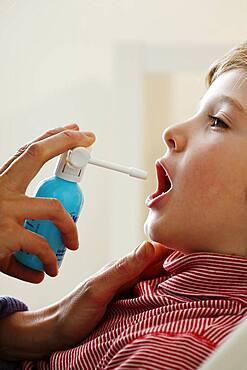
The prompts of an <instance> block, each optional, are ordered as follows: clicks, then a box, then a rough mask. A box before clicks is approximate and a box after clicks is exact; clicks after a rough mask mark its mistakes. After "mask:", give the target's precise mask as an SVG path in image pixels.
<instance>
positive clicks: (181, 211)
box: [145, 69, 247, 256]
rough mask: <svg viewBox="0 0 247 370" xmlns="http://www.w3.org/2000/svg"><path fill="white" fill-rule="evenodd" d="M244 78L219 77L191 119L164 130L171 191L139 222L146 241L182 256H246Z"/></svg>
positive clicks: (246, 113) (246, 119) (234, 74)
mask: <svg viewBox="0 0 247 370" xmlns="http://www.w3.org/2000/svg"><path fill="white" fill-rule="evenodd" d="M246 77H247V73H246V72H244V71H242V70H237V69H235V70H232V71H228V72H225V73H223V74H222V75H221V76H219V77H218V78H217V79H216V80H215V81H214V82H213V84H212V85H211V86H210V87H209V89H208V90H207V91H206V93H205V95H204V96H203V98H202V100H201V102H200V106H199V108H198V111H197V112H196V114H195V115H194V116H193V117H192V118H190V119H189V120H187V121H186V122H182V123H179V124H176V125H174V126H171V127H170V128H168V129H166V130H165V131H164V134H163V137H164V141H165V143H166V146H167V151H166V153H165V156H164V157H162V158H161V163H162V162H163V164H164V166H165V167H166V168H167V170H168V173H169V174H170V176H171V180H172V182H173V189H172V190H171V191H170V193H169V194H168V196H167V197H165V198H164V197H163V198H162V197H161V198H159V200H158V201H157V202H154V204H153V205H151V208H150V211H149V215H148V217H147V220H146V222H145V232H146V234H147V235H149V237H150V238H151V240H153V241H157V242H159V243H162V244H165V245H166V246H167V247H169V248H172V249H176V250H180V251H182V252H184V253H191V252H199V251H206V252H218V253H226V254H237V255H242V256H247V79H246ZM245 79H246V80H245ZM188 93H189V92H188ZM223 96H227V97H230V98H232V99H234V100H235V101H237V102H239V103H240V104H241V106H242V108H243V111H241V110H239V109H238V108H237V107H235V106H234V105H233V104H232V103H231V102H230V101H228V100H226V99H223ZM209 116H214V117H218V118H220V120H222V121H223V122H224V123H225V124H226V125H228V128H227V127H226V126H225V124H224V123H223V122H221V121H218V120H216V119H214V120H212V119H210V117H209Z"/></svg>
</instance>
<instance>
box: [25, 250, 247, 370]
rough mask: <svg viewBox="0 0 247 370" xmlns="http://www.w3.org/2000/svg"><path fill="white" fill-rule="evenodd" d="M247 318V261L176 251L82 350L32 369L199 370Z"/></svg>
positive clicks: (112, 311) (116, 306) (119, 302)
mask: <svg viewBox="0 0 247 370" xmlns="http://www.w3.org/2000/svg"><path fill="white" fill-rule="evenodd" d="M246 313H247V258H244V257H239V256H233V255H223V254H218V253H204V252H199V253H193V254H189V255H184V254H182V253H180V252H177V251H175V252H173V253H172V254H170V256H168V258H167V259H166V260H165V262H164V275H163V276H162V277H158V278H155V279H151V280H146V281H141V282H139V283H138V284H136V285H135V286H134V287H133V289H132V290H131V291H129V292H128V294H125V295H123V296H121V297H118V299H115V300H114V301H112V302H111V304H110V305H109V306H108V310H107V312H106V314H105V316H104V318H103V320H102V321H101V323H100V325H98V327H97V328H96V329H95V330H94V331H93V332H92V333H91V334H90V335H89V336H88V337H87V338H86V339H84V341H82V342H81V343H80V344H79V345H78V346H77V347H75V348H73V349H69V350H64V351H58V352H54V353H53V354H52V355H51V356H50V358H49V359H47V360H42V361H37V362H29V361H26V362H25V364H24V367H23V368H24V369H25V370H30V369H40V370H41V369H42V370H48V369H52V370H72V369H74V370H79V369H83V370H103V369H104V370H110V369H121V370H130V369H144V370H156V369H157V370H158V369H165V370H193V369H197V368H198V366H199V365H200V364H201V363H202V362H203V361H204V360H205V359H206V358H207V357H208V355H209V354H210V353H211V352H212V351H214V349H215V348H216V347H217V346H218V344H219V343H220V342H221V341H222V340H223V339H224V338H225V337H226V336H227V335H228V334H229V333H230V332H231V331H232V330H233V328H234V327H235V326H236V325H237V324H238V323H239V321H240V320H241V319H242V318H243V317H244V316H245V315H246Z"/></svg>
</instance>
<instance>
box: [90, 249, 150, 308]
mask: <svg viewBox="0 0 247 370" xmlns="http://www.w3.org/2000/svg"><path fill="white" fill-rule="evenodd" d="M154 256H155V252H154V247H153V245H152V244H151V243H149V242H143V243H142V244H141V245H140V246H139V248H137V249H136V250H135V251H134V252H132V253H130V254H128V255H127V256H125V257H123V258H122V259H120V260H119V261H117V262H116V263H114V264H113V265H111V266H110V267H109V268H106V269H105V270H104V271H103V272H101V273H99V274H96V275H95V276H94V278H95V284H94V285H95V290H94V294H95V299H97V300H98V301H99V304H103V303H104V301H107V302H108V301H110V300H111V299H112V297H113V296H114V295H115V294H116V293H117V292H119V291H120V290H121V289H122V288H123V287H124V286H125V285H127V284H128V285H129V284H131V283H134V282H135V281H136V279H137V278H138V277H139V275H140V274H141V273H142V272H143V271H144V270H145V268H146V267H147V266H148V265H149V264H150V263H151V262H152V261H153V258H154Z"/></svg>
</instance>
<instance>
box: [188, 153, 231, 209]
mask: <svg viewBox="0 0 247 370" xmlns="http://www.w3.org/2000/svg"><path fill="white" fill-rule="evenodd" d="M181 184H182V187H183V188H184V191H185V193H186V194H188V195H189V199H190V201H192V202H193V200H194V201H195V202H196V203H197V204H198V206H199V205H200V204H203V206H210V207H211V206H212V205H215V202H217V200H219V199H220V198H221V197H222V195H223V193H224V190H225V189H226V174H225V173H224V167H223V166H222V163H220V161H216V159H215V154H213V153H207V154H205V155H204V156H202V155H201V156H200V157H199V158H198V157H197V160H196V161H191V163H190V164H189V165H188V166H186V170H185V171H184V173H183V174H181ZM182 193H183V194H184V192H183V191H182ZM182 193H181V194H182Z"/></svg>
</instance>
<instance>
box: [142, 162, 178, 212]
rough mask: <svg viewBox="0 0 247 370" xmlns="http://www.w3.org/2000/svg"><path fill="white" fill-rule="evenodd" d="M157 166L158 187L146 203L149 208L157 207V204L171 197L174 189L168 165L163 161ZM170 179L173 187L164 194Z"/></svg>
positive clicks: (157, 163)
mask: <svg viewBox="0 0 247 370" xmlns="http://www.w3.org/2000/svg"><path fill="white" fill-rule="evenodd" d="M155 165H156V176H157V181H158V187H157V190H156V191H155V192H154V193H153V194H150V195H149V196H148V197H147V199H146V201H145V204H146V206H147V207H148V208H153V207H155V206H157V204H158V203H160V202H161V201H163V200H165V199H167V198H168V197H170V195H171V191H172V189H173V182H172V180H171V175H170V171H169V170H168V168H167V165H166V163H165V162H164V161H162V160H157V161H156V163H155ZM166 176H167V179H166ZM168 179H169V181H170V184H171V187H170V189H169V190H167V191H166V192H164V188H165V186H166V181H168Z"/></svg>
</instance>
